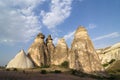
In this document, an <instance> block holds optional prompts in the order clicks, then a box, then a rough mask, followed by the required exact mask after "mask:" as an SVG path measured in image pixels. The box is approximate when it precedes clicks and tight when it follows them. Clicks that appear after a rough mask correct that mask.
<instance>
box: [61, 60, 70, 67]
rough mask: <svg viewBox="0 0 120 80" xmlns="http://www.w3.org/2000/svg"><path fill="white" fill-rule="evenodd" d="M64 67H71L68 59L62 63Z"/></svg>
mask: <svg viewBox="0 0 120 80" xmlns="http://www.w3.org/2000/svg"><path fill="white" fill-rule="evenodd" d="M61 66H62V67H64V68H68V67H69V62H68V61H64V62H63V63H62V64H61Z"/></svg>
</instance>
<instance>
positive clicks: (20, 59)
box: [6, 50, 34, 69]
mask: <svg viewBox="0 0 120 80" xmlns="http://www.w3.org/2000/svg"><path fill="white" fill-rule="evenodd" d="M33 67H34V65H33V63H32V61H31V60H30V59H29V58H28V57H27V55H26V53H25V52H24V50H21V51H20V52H19V53H18V54H17V55H16V56H15V57H14V58H13V59H12V60H11V61H10V62H9V63H8V64H7V67H6V68H22V69H25V68H33Z"/></svg>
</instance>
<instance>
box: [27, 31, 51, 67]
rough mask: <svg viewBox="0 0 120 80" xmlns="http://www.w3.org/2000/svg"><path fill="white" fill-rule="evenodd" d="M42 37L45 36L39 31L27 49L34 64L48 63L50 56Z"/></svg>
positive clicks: (42, 64)
mask: <svg viewBox="0 0 120 80" xmlns="http://www.w3.org/2000/svg"><path fill="white" fill-rule="evenodd" d="M44 38H45V36H44V35H43V34H42V33H39V34H38V35H37V37H36V38H35V40H34V42H33V44H32V45H31V47H30V48H29V50H28V57H30V59H31V60H32V61H33V63H34V64H35V65H36V66H44V65H49V64H50V56H49V53H48V50H47V46H46V44H45V43H44Z"/></svg>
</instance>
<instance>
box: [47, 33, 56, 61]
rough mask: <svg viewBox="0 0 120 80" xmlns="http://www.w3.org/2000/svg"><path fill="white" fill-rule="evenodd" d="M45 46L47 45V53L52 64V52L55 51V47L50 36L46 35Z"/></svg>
mask: <svg viewBox="0 0 120 80" xmlns="http://www.w3.org/2000/svg"><path fill="white" fill-rule="evenodd" d="M46 45H47V48H48V53H49V55H50V63H51V62H53V56H54V55H53V53H54V50H55V46H54V44H53V39H52V37H51V35H48V38H47V39H46Z"/></svg>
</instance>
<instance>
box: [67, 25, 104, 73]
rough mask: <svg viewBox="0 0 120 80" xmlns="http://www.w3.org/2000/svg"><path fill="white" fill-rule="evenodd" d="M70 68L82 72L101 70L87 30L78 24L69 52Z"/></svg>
mask: <svg viewBox="0 0 120 80" xmlns="http://www.w3.org/2000/svg"><path fill="white" fill-rule="evenodd" d="M69 54H70V55H69V61H70V68H72V69H76V70H81V71H84V72H88V73H89V72H99V71H102V70H103V67H102V65H101V63H100V59H99V57H98V55H97V54H96V51H95V49H94V47H93V44H92V42H91V40H90V38H89V36H88V33H87V30H86V29H85V28H84V27H82V26H80V27H78V29H77V30H76V32H75V35H74V40H73V42H72V45H71V50H70V52H69Z"/></svg>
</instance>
